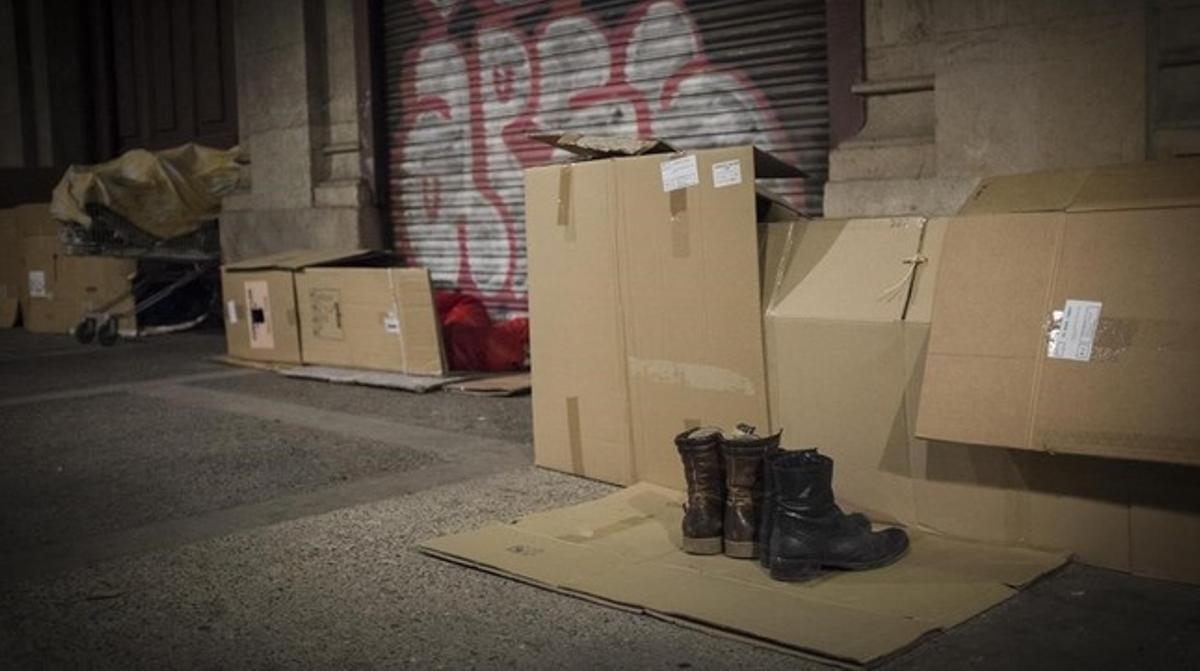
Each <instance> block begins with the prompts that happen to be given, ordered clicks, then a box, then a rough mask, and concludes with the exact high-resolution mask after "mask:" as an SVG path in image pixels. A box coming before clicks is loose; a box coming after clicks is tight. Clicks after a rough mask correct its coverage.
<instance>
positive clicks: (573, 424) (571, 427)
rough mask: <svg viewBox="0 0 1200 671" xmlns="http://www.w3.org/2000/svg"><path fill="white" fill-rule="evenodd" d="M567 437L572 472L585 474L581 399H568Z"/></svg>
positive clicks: (572, 397) (571, 397) (574, 397)
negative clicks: (580, 422)
mask: <svg viewBox="0 0 1200 671" xmlns="http://www.w3.org/2000/svg"><path fill="white" fill-rule="evenodd" d="M567 436H568V440H569V441H570V443H571V472H572V473H579V474H581V475H582V474H584V471H583V439H582V436H581V435H580V429H579V397H578V396H568V397H567Z"/></svg>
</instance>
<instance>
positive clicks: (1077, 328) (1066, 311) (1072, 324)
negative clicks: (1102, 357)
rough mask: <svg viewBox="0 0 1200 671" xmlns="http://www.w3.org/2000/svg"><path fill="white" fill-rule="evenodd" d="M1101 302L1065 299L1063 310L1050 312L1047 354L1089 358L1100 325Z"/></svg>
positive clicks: (1063, 357) (1073, 359)
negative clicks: (1051, 313)
mask: <svg viewBox="0 0 1200 671" xmlns="http://www.w3.org/2000/svg"><path fill="white" fill-rule="evenodd" d="M1100 305H1101V304H1100V303H1099V302H1098V301H1077V300H1073V299H1067V304H1066V306H1065V307H1064V308H1063V309H1062V310H1055V311H1054V314H1053V315H1051V320H1052V321H1051V324H1050V337H1049V339H1048V341H1047V342H1046V356H1048V357H1050V358H1051V359H1067V360H1069V361H1090V360H1091V358H1092V345H1093V344H1095V341H1096V329H1097V328H1098V327H1099V326H1100Z"/></svg>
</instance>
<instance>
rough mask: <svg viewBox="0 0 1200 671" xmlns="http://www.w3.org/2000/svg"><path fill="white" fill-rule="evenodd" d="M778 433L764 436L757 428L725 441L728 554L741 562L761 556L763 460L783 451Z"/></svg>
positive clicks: (741, 429)
mask: <svg viewBox="0 0 1200 671" xmlns="http://www.w3.org/2000/svg"><path fill="white" fill-rule="evenodd" d="M779 435H780V434H778V433H776V434H773V435H770V436H766V437H760V436H757V435H755V433H754V427H752V426H748V425H745V424H739V425H738V432H737V433H735V434H734V435H732V436H727V437H725V438H723V439H722V440H721V456H722V457H723V458H724V460H725V554H726V555H728V556H730V557H737V558H739V559H753V558H755V557H757V556H759V550H760V548H759V543H758V526H759V518H760V517H761V515H760V512H761V510H762V500H763V457H764V456H765V455H766V454H767V453H768V452H770V451H772V450H778V449H779Z"/></svg>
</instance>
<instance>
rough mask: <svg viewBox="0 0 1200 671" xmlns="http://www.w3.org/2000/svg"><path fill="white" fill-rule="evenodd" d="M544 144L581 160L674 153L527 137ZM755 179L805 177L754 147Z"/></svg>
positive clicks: (638, 141)
mask: <svg viewBox="0 0 1200 671" xmlns="http://www.w3.org/2000/svg"><path fill="white" fill-rule="evenodd" d="M529 137H530V138H532V139H534V140H537V141H538V142H543V143H545V144H548V145H550V146H551V147H555V148H557V149H562V150H563V151H566V152H569V153H570V154H572V155H574V156H578V157H579V158H580V159H582V160H591V159H603V158H620V157H623V156H644V155H646V154H676V153H681V152H682V151H684V150H681V149H677V148H676V147H675V146H674V145H672V144H671V143H669V142H667V141H666V140H660V139H658V138H653V137H649V138H643V137H630V136H623V135H584V134H582V133H569V132H561V131H559V132H552V133H538V134H536V135H530V136H529ZM754 176H755V178H756V179H782V178H787V177H792V178H804V177H808V175H807V174H806V173H805V172H804V171H803V170H801V169H800V168H797V167H796V166H794V165H792V164H790V163H788V162H787V161H784V160H783V159H781V158H779V157H777V156H774V155H773V154H770V153H768V152H766V151H764V150H762V149H759V148H758V147H754Z"/></svg>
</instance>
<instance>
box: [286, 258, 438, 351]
mask: <svg viewBox="0 0 1200 671" xmlns="http://www.w3.org/2000/svg"><path fill="white" fill-rule="evenodd" d="M296 299H297V304H298V308H299V312H300V345H301V357H302V358H303V360H304V363H306V364H323V365H328V366H344V367H349V368H368V369H372V370H384V371H394V372H398V373H408V374H412V375H442V374H444V373H445V372H446V364H445V359H444V356H443V354H442V345H441V334H440V331H439V328H438V318H437V311H436V309H435V308H434V303H433V289H432V287H431V285H430V281H429V271H428V270H426V269H424V268H390V267H389V268H320V267H317V268H306V269H304V270H302V271H300V272H298V273H296Z"/></svg>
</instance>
